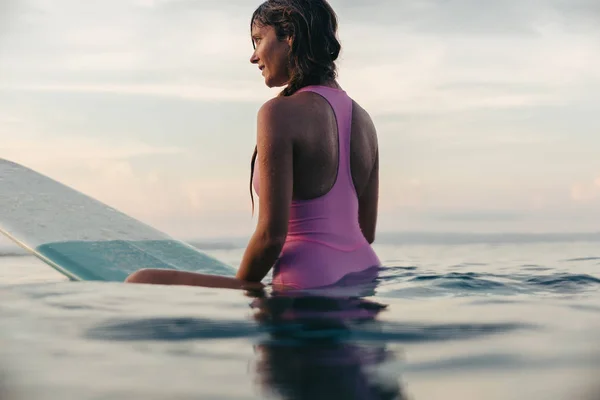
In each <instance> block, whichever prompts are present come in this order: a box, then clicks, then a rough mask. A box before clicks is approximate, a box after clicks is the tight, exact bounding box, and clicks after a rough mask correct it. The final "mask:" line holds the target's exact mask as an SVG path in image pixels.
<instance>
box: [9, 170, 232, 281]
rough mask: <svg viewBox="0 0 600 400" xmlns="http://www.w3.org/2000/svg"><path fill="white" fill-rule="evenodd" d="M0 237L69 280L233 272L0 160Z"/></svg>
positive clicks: (51, 181)
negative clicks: (147, 271)
mask: <svg viewBox="0 0 600 400" xmlns="http://www.w3.org/2000/svg"><path fill="white" fill-rule="evenodd" d="M149 201H150V200H149ZM0 232H1V233H3V234H5V235H6V236H7V237H8V238H9V239H11V240H12V241H14V242H15V243H17V244H18V245H20V246H21V247H23V248H24V249H26V250H27V251H29V252H31V253H32V254H33V255H35V256H36V257H38V258H39V259H41V260H42V261H44V262H45V263H47V264H48V265H50V266H51V267H52V268H55V269H56V270H57V271H59V272H61V273H62V274H64V275H66V276H67V277H69V278H70V279H71V280H75V281H121V282H122V281H124V280H125V278H126V277H127V276H128V275H129V274H131V273H133V272H135V271H137V270H139V269H142V268H161V269H175V270H182V271H196V272H202V273H206V274H216V275H225V276H234V275H235V270H234V268H233V267H231V266H229V265H227V264H225V263H223V262H221V261H219V260H217V259H216V258H214V257H211V256H209V255H207V254H205V253H203V252H201V251H200V250H198V249H196V248H195V247H193V246H191V245H189V244H188V243H185V242H183V241H180V240H176V239H174V238H173V237H171V236H170V235H168V234H166V233H163V232H161V231H159V230H157V229H155V228H153V227H151V226H149V225H147V224H145V223H143V222H140V221H139V220H136V219H135V218H133V217H130V216H128V215H126V214H125V213H122V212H120V211H118V210H116V209H115V208H112V207H110V206H108V205H106V204H104V203H102V202H100V201H98V200H96V199H94V198H92V197H90V196H87V195H85V194H83V193H81V192H79V191H77V190H75V189H73V188H71V187H68V186H66V185H64V184H62V183H60V182H58V181H56V180H54V179H51V178H49V177H47V176H45V175H42V174H41V173H38V172H36V171H34V170H32V169H29V168H27V167H25V166H23V165H20V164H17V163H14V162H11V161H8V160H4V159H0Z"/></svg>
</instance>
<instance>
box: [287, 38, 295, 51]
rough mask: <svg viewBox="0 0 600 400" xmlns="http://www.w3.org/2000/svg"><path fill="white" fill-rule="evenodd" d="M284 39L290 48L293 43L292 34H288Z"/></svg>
mask: <svg viewBox="0 0 600 400" xmlns="http://www.w3.org/2000/svg"><path fill="white" fill-rule="evenodd" d="M286 41H287V44H288V46H290V49H291V48H292V44H293V43H294V37H293V36H292V35H290V36H288V37H287V39H286Z"/></svg>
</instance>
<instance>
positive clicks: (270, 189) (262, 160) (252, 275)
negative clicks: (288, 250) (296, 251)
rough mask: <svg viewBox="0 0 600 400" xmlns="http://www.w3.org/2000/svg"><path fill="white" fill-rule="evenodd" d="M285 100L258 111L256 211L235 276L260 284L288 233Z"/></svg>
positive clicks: (290, 183)
mask: <svg viewBox="0 0 600 400" xmlns="http://www.w3.org/2000/svg"><path fill="white" fill-rule="evenodd" d="M287 111H288V110H287V104H286V103H285V99H284V98H275V99H272V100H270V101H269V102H267V103H265V105H263V106H262V107H261V109H260V110H259V112H258V130H257V139H256V141H257V148H258V155H257V159H256V162H257V163H258V166H259V174H260V175H259V179H260V187H259V211H258V223H257V226H256V230H255V232H254V234H253V235H252V238H251V239H250V242H249V243H248V247H247V248H246V251H245V253H244V257H243V259H242V263H241V265H240V268H239V270H238V273H237V275H236V277H237V278H238V279H241V280H244V281H247V282H259V281H261V280H262V279H263V278H264V277H265V275H267V273H268V272H269V270H270V269H271V268H272V266H273V264H274V263H275V261H276V260H277V257H279V254H280V253H281V249H282V248H283V244H284V243H285V239H286V236H287V232H288V218H289V211H290V205H291V202H292V192H293V160H292V154H293V151H292V145H293V143H292V135H291V134H290V132H289V130H290V129H289V127H288V126H287V124H288V123H289V119H288V118H287V116H288V115H289V114H288V112H287Z"/></svg>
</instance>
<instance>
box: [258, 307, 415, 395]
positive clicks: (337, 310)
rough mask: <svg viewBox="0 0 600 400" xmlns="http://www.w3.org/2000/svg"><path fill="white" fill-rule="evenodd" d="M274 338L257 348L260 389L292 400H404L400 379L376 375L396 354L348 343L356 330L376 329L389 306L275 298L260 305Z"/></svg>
mask: <svg viewBox="0 0 600 400" xmlns="http://www.w3.org/2000/svg"><path fill="white" fill-rule="evenodd" d="M254 306H255V308H256V310H257V312H256V315H255V317H256V319H257V320H259V321H261V323H262V324H266V325H267V326H268V327H269V331H270V332H271V335H270V338H269V339H268V340H266V341H264V342H262V343H261V344H259V345H257V346H256V347H255V350H256V353H257V361H256V363H255V372H256V374H257V383H258V385H259V386H260V387H261V388H262V389H263V390H264V391H266V392H271V393H274V394H276V395H278V396H279V397H280V398H282V399H286V400H304V399H306V400H309V399H310V400H319V399H327V400H331V399H345V400H355V399H356V400H358V399H360V400H384V399H389V400H393V399H395V400H400V399H404V398H405V397H403V394H402V393H401V388H400V386H399V384H398V382H397V380H396V379H388V380H385V379H384V378H383V377H382V376H379V375H378V374H377V373H376V369H377V367H378V366H379V365H381V364H382V363H383V362H385V361H387V360H389V359H391V358H392V357H393V354H391V352H389V351H388V350H387V349H386V348H385V345H383V344H375V345H359V344H357V343H353V342H352V341H351V340H348V335H349V334H350V333H351V327H352V325H354V324H356V323H365V322H369V323H375V322H374V321H375V318H376V316H377V314H378V313H379V311H380V310H381V309H382V308H383V306H381V305H379V304H377V303H373V302H368V301H364V300H360V299H357V298H339V297H338V298H330V297H326V296H320V297H315V296H312V297H300V296H298V297H290V296H288V295H281V296H277V295H276V296H274V297H270V298H264V299H259V300H257V301H255V303H254Z"/></svg>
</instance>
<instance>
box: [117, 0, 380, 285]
mask: <svg viewBox="0 0 600 400" xmlns="http://www.w3.org/2000/svg"><path fill="white" fill-rule="evenodd" d="M336 33H337V17H336V15H335V13H334V11H333V9H332V8H331V7H330V5H329V4H328V3H327V2H326V1H325V0H269V1H266V2H265V3H263V4H262V5H260V6H259V7H258V9H257V10H256V11H255V12H254V14H253V16H252V19H251V34H252V42H253V46H254V53H253V54H252V57H251V59H250V62H251V63H253V64H255V65H257V66H258V68H259V70H260V71H261V73H262V76H263V77H264V80H265V84H266V85H267V86H268V87H284V89H283V91H282V92H281V93H280V95H279V96H278V97H276V98H274V99H271V100H269V101H268V102H267V103H265V104H264V105H263V106H262V107H261V108H260V110H259V112H258V131H257V146H256V149H255V153H254V156H253V158H252V167H251V169H252V173H251V188H250V192H251V195H252V187H253V188H254V189H255V190H256V192H257V194H258V197H259V198H260V202H259V214H258V223H257V226H256V231H255V232H254V234H253V236H252V238H251V240H250V242H249V244H248V247H247V249H246V251H245V254H244V257H243V260H242V263H241V265H240V268H239V270H238V272H237V275H236V277H235V278H228V277H216V276H209V275H202V274H196V273H188V272H180V271H161V270H142V271H138V272H136V273H135V274H133V275H131V276H130V277H129V278H128V280H127V281H128V282H138V283H159V284H181V285H198V286H208V287H227V288H258V287H260V286H261V284H260V281H261V280H262V279H263V278H264V277H265V276H266V275H267V273H268V272H269V270H270V269H271V268H274V271H273V285H274V287H276V288H294V289H304V288H315V287H324V286H329V285H332V284H335V283H336V282H338V281H340V280H341V279H342V278H344V277H346V278H345V279H346V280H347V279H348V276H350V277H352V276H353V275H356V274H358V277H359V278H360V280H361V281H363V280H364V278H365V276H367V277H368V276H370V277H372V278H374V277H375V276H376V274H377V270H378V267H379V266H380V262H379V260H378V258H377V256H376V254H375V252H374V251H373V249H372V248H371V244H372V243H373V241H374V240H375V228H376V223H377V205H378V190H379V188H378V186H379V157H378V147H377V134H376V130H375V127H374V125H373V122H372V120H371V118H370V116H369V115H368V113H367V112H366V111H365V110H364V109H362V108H361V107H360V106H359V105H358V104H356V103H355V102H354V101H353V100H352V99H350V97H348V95H347V94H346V92H344V91H343V90H342V89H341V87H340V86H339V85H338V83H337V82H336V65H335V61H336V59H337V57H338V55H339V53H340V50H341V46H340V43H339V42H338V40H337V38H336ZM253 200H254V199H252V201H253ZM253 205H254V201H253Z"/></svg>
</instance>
